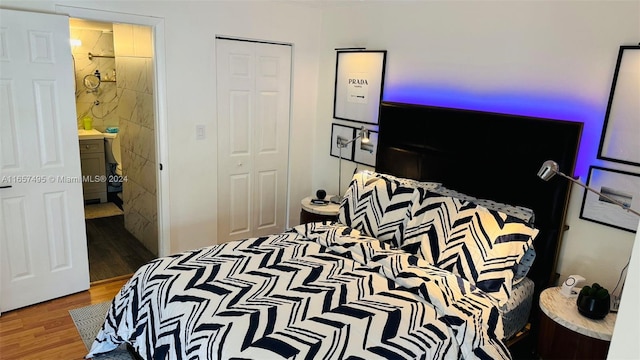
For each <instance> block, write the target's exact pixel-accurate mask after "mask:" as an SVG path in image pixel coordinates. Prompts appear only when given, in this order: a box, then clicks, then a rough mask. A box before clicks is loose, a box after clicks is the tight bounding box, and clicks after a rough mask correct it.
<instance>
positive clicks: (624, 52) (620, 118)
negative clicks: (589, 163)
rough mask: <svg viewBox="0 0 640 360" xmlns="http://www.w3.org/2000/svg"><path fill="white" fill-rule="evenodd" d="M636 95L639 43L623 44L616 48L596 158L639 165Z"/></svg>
mask: <svg viewBox="0 0 640 360" xmlns="http://www.w3.org/2000/svg"><path fill="white" fill-rule="evenodd" d="M614 95H615V96H614ZM638 96H640V45H637V46H626V45H623V46H620V49H619V51H618V59H617V61H616V69H615V72H614V75H613V81H612V84H611V91H610V93H609V102H608V104H607V111H606V113H605V118H604V123H603V125H602V133H601V136H600V144H599V146H598V159H602V160H607V161H612V162H617V163H622V164H628V165H635V166H640V146H638V134H640V101H638Z"/></svg>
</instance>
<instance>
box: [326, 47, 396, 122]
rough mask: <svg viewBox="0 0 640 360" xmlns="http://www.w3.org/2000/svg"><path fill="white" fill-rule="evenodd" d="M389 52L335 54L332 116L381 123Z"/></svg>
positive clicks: (351, 51) (356, 51)
mask: <svg viewBox="0 0 640 360" xmlns="http://www.w3.org/2000/svg"><path fill="white" fill-rule="evenodd" d="M386 59H387V51H386V50H340V51H337V52H336V74H335V83H334V89H333V90H334V91H333V94H334V97H333V117H334V118H335V119H340V120H348V121H355V122H359V123H364V124H374V125H376V124H378V115H379V111H380V102H381V101H382V95H383V89H384V73H385V65H386Z"/></svg>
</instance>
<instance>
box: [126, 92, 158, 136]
mask: <svg viewBox="0 0 640 360" xmlns="http://www.w3.org/2000/svg"><path fill="white" fill-rule="evenodd" d="M154 110H155V106H154V98H153V95H151V94H147V93H142V92H139V93H137V96H136V107H135V110H134V113H133V114H132V116H131V121H134V122H137V123H138V124H140V125H142V126H144V127H147V128H149V129H153V128H154V127H155V124H154V121H155V116H154V114H155V111H154Z"/></svg>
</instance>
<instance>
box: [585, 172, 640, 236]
mask: <svg viewBox="0 0 640 360" xmlns="http://www.w3.org/2000/svg"><path fill="white" fill-rule="evenodd" d="M587 186H589V187H591V188H592V189H594V190H597V191H599V192H601V193H602V194H604V195H606V196H607V197H609V198H612V199H615V200H617V201H619V202H621V203H623V204H624V205H625V206H627V207H629V208H631V209H634V210H637V209H640V174H634V173H631V172H627V171H621V170H614V169H606V168H603V167H599V166H591V167H589V177H588V179H587ZM580 218H581V219H584V220H589V221H593V222H596V223H599V224H603V225H607V226H611V227H614V228H617V229H621V230H626V231H631V232H636V230H637V229H638V221H639V220H640V217H639V216H637V215H636V214H633V213H631V212H629V211H627V210H625V209H623V208H622V207H620V206H619V205H617V204H615V203H613V202H611V201H610V200H609V199H607V198H604V197H602V196H599V195H598V194H596V193H593V192H591V191H586V190H585V192H584V196H583V198H582V209H581V210H580Z"/></svg>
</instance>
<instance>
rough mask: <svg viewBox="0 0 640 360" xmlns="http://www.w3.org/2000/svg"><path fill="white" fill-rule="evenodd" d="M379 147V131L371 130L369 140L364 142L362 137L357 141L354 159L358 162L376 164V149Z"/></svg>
mask: <svg viewBox="0 0 640 360" xmlns="http://www.w3.org/2000/svg"><path fill="white" fill-rule="evenodd" d="M377 149H378V132H377V131H371V130H369V142H368V143H363V142H362V139H361V138H360V139H358V140H356V142H355V148H354V151H353V161H355V162H357V163H358V164H363V165H368V166H373V167H375V166H376V150H377Z"/></svg>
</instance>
